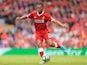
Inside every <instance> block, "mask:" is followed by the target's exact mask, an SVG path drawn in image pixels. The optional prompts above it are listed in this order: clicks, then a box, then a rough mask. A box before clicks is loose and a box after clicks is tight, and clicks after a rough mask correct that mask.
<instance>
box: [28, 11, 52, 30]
mask: <svg viewBox="0 0 87 65" xmlns="http://www.w3.org/2000/svg"><path fill="white" fill-rule="evenodd" d="M28 17H29V18H32V19H33V20H34V25H35V29H36V31H39V30H45V29H47V22H48V21H51V20H52V17H51V16H50V15H49V14H48V13H47V12H46V11H43V12H42V13H41V14H38V12H37V11H33V12H31V13H30V14H29V15H28Z"/></svg>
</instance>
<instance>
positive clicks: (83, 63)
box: [0, 55, 87, 65]
mask: <svg viewBox="0 0 87 65" xmlns="http://www.w3.org/2000/svg"><path fill="white" fill-rule="evenodd" d="M40 61H41V58H40V57H39V56H10V55H9V56H0V65H41V64H39V62H40ZM43 65H87V57H86V56H51V60H50V61H49V62H48V63H46V64H43Z"/></svg>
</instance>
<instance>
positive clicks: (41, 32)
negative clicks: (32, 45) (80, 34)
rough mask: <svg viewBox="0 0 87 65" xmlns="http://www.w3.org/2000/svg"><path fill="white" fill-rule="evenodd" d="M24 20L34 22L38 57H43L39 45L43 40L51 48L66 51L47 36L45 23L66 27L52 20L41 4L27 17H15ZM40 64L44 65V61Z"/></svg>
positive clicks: (42, 51)
mask: <svg viewBox="0 0 87 65" xmlns="http://www.w3.org/2000/svg"><path fill="white" fill-rule="evenodd" d="M26 18H31V19H33V20H34V21H33V22H34V25H35V30H36V32H35V36H36V43H37V44H38V52H39V54H40V56H41V57H42V56H43V55H44V50H43V48H42V47H41V44H42V42H43V40H45V41H46V43H48V44H49V46H52V47H56V48H58V47H60V48H61V49H62V50H64V51H65V52H66V51H67V49H66V48H65V47H64V46H63V45H61V44H59V43H57V42H55V41H53V40H52V39H51V37H50V35H49V31H48V29H47V25H46V24H47V23H48V22H50V21H52V22H54V23H55V24H57V25H60V26H62V27H66V25H65V24H62V23H61V22H59V21H57V20H55V19H54V18H52V17H51V16H50V15H49V14H48V13H47V12H46V11H45V10H44V6H43V4H42V3H38V4H37V5H36V11H33V12H31V13H29V14H28V15H24V16H22V17H17V18H16V19H17V20H22V19H26ZM41 63H45V62H44V61H41Z"/></svg>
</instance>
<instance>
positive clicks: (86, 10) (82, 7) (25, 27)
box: [0, 0, 87, 48]
mask: <svg viewBox="0 0 87 65" xmlns="http://www.w3.org/2000/svg"><path fill="white" fill-rule="evenodd" d="M37 3H43V4H44V9H45V10H46V11H47V12H48V13H49V14H50V15H51V16H52V17H53V18H55V19H57V20H59V21H60V22H62V23H66V24H68V28H62V27H60V26H57V25H55V24H53V23H52V22H50V23H48V29H49V31H50V33H51V34H52V38H54V39H57V40H60V43H61V44H63V45H64V46H66V47H70V48H87V0H0V22H1V21H2V20H4V22H5V24H4V25H2V24H1V26H0V47H1V48H9V47H11V48H12V47H13V48H33V47H37V44H36V41H35V34H34V33H35V29H34V25H33V23H32V21H33V20H31V19H26V20H20V21H16V17H17V16H22V15H27V14H29V13H30V12H32V11H34V10H35V5H36V4H37ZM42 46H43V47H44V48H45V47H47V45H46V43H45V42H43V44H42Z"/></svg>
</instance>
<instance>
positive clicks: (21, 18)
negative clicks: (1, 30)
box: [16, 12, 34, 20]
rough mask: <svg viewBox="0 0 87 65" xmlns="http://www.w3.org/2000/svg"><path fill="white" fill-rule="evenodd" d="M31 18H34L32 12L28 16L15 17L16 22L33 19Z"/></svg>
mask: <svg viewBox="0 0 87 65" xmlns="http://www.w3.org/2000/svg"><path fill="white" fill-rule="evenodd" d="M33 17H34V12H31V13H29V14H28V15H24V16H21V17H17V18H16V20H23V19H27V18H33Z"/></svg>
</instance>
